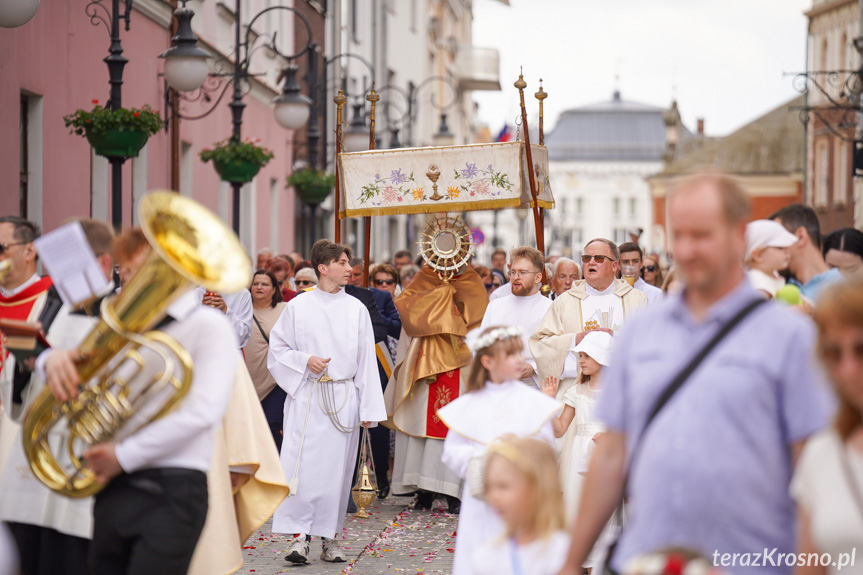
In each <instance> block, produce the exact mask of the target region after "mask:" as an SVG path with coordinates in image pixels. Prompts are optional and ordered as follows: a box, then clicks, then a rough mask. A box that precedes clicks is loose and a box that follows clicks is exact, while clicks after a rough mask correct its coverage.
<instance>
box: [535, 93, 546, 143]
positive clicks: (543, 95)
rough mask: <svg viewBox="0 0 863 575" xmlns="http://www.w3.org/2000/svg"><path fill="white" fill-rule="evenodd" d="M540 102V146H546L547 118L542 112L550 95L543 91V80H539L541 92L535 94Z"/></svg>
mask: <svg viewBox="0 0 863 575" xmlns="http://www.w3.org/2000/svg"><path fill="white" fill-rule="evenodd" d="M534 96H535V97H536V99H537V100H539V145H540V146H544V145H545V117H544V115H543V112H542V101H543V100H545V99H546V98H548V94H547V93H546V91H545V90H543V89H542V78H540V79H539V90H538V91H537V92H536V94H534Z"/></svg>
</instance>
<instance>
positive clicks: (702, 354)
mask: <svg viewBox="0 0 863 575" xmlns="http://www.w3.org/2000/svg"><path fill="white" fill-rule="evenodd" d="M766 301H767V300H765V299H762V298H758V299H756V300H754V301H752V302H750V303H749V304H747V305H746V307H744V308H743V309H741V310H740V311H739V312H737V315H735V316H734V317H732V318H731V319H730V320H728V322H727V323H726V324H725V325H723V326H722V328H721V329H720V330H719V331H717V332H716V334H715V335H714V336H713V337H712V338H711V339H710V341H708V342H707V344H706V345H705V346H704V347H703V348H701V351H699V352H698V353H697V354H696V355H695V357H693V358H692V360H691V361H690V362H689V363H688V364H686V367H684V368H683V369H682V370H680V373H678V374H677V376H676V377H675V378H674V379H673V380H672V381H671V383H669V384H668V386H667V387H666V388H665V389H664V390H662V393H661V394H659V397H658V398H657V400H656V403H654V404H653V409H651V410H650V413H649V414H648V415H647V419H646V420H645V421H644V426H643V427H642V428H641V435H639V436H638V439H636V441H635V445H634V446H633V448H632V453H631V454H630V456H629V468H630V469H631V468H632V464H633V461H634V458H635V454H636V451H637V450H638V447H639V446H640V445H641V442H642V440H643V439H644V434H645V433H647V428H648V427H649V426H650V424H651V423H652V422H653V420H654V419H656V416H657V415H659V412H660V411H662V408H663V407H665V406H666V404H668V402H669V401H670V400H671V398H672V397H674V394H675V393H677V391H678V390H679V389H680V388H681V387H683V384H684V383H686V382H687V380H689V377H690V376H691V375H692V374H693V372H694V371H695V370H696V369H698V366H699V365H701V363H702V362H703V361H704V360H705V359H706V358H707V356H708V355H710V353H711V352H712V351H713V350H714V349H715V348H716V346H717V345H718V344H719V342H721V341H722V340H723V339H725V336H727V335H728V334H729V333H730V332H731V330H733V329H734V328H735V327H737V326H738V325H739V324H740V322H742V321H743V320H744V319H745V318H746V316H748V315H749V314H750V313H751V312H752V311H753V310H755V308H757V307H758V306H760V305H761V304H763V303H765V302H766ZM628 479H629V473H627V480H628ZM625 487H626V482H624V488H625ZM624 494H625V491H624Z"/></svg>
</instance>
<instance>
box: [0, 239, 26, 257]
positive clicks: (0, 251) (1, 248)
mask: <svg viewBox="0 0 863 575" xmlns="http://www.w3.org/2000/svg"><path fill="white" fill-rule="evenodd" d="M29 243H30V242H13V243H11V244H0V254H3V253H5V252H6V250H8V249H9V248H11V247H12V246H23V245H25V244H29Z"/></svg>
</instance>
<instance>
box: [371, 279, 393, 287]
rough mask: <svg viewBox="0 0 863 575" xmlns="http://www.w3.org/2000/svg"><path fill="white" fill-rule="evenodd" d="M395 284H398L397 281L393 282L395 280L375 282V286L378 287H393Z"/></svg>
mask: <svg viewBox="0 0 863 575" xmlns="http://www.w3.org/2000/svg"><path fill="white" fill-rule="evenodd" d="M394 283H396V280H393V279H389V280H375V285H376V286H391V285H393V284H394Z"/></svg>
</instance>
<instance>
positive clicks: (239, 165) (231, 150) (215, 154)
mask: <svg viewBox="0 0 863 575" xmlns="http://www.w3.org/2000/svg"><path fill="white" fill-rule="evenodd" d="M258 142H260V140H256V141H254V142H253V141H252V140H245V141H243V142H238V141H236V140H234V139H232V138H228V139H227V140H222V141H221V142H217V143H216V144H215V145H214V146H213V148H205V149H203V150H201V153H200V156H201V160H202V161H204V162H209V161H210V160H212V161H213V166H214V167H215V168H216V172H217V173H218V174H219V177H220V178H222V180H224V181H226V182H239V183H246V182H251V181H252V180H253V179H254V177H255V176H256V175H257V173H258V172H259V171H261V168H263V167H264V166H266V165H267V163H269V161H270V160H272V159H273V157H274V154H273V153H272V152H271V151H270V150H269V149H267V148H265V147H263V146H260V145H258Z"/></svg>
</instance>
